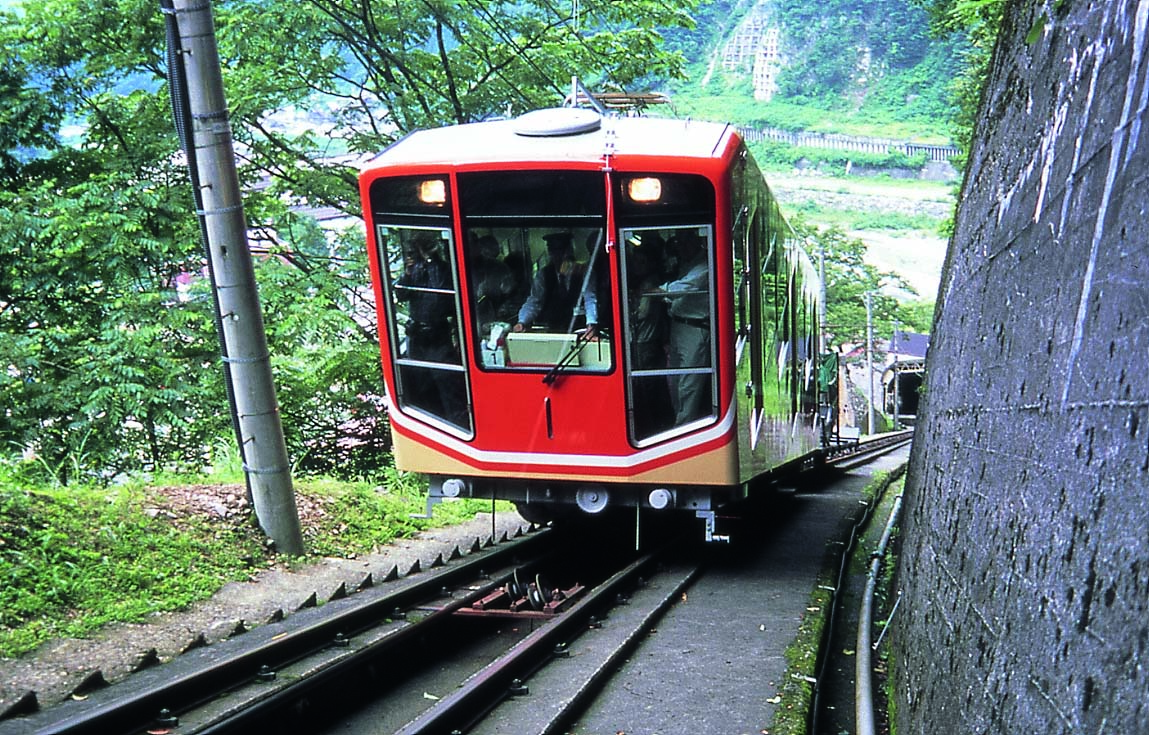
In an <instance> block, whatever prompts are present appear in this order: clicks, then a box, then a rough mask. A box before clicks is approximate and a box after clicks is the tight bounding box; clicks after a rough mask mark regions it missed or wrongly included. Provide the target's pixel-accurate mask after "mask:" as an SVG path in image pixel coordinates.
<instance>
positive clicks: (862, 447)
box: [826, 429, 914, 469]
mask: <svg viewBox="0 0 1149 735" xmlns="http://www.w3.org/2000/svg"><path fill="white" fill-rule="evenodd" d="M913 434H914V431H913V429H903V430H902V431H891V432H888V433H885V434H878V435H876V436H875V438H873V439H870V440H867V441H864V442H859V443H858V444H856V445H854V446H853V447H852V448H851V449H850V450H848V451H844V452H843V451H839V452H835V453H834V454H831V455H829V456H827V458H826V464H827V465H829V466H832V467H836V468H838V469H851V468H853V467H856V466H859V465H862V464H865V463H867V462H869V461H870V460H871V459H873V458H875V457H877V456H880V455H882V454H885V453H887V452H892V451H893V450H895V449H897V448H898V447H900V446H902V445H903V444H906V443H907V442H910V441H912V440H913Z"/></svg>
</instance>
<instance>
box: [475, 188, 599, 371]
mask: <svg viewBox="0 0 1149 735" xmlns="http://www.w3.org/2000/svg"><path fill="white" fill-rule="evenodd" d="M458 186H459V202H460V211H461V212H462V216H463V236H464V247H463V250H464V253H465V256H464V257H465V264H466V268H465V270H466V276H465V278H466V282H467V294H468V298H469V300H470V304H469V305H470V313H471V317H472V328H473V330H474V344H475V351H476V355H475V362H476V363H477V364H478V365H480V366H481V367H482V368H483V369H486V370H521V369H528V370H547V371H548V375H552V376H553V375H554V374H555V372H557V371H558V370H566V371H572V372H589V373H604V372H608V371H609V370H610V369H611V366H612V353H611V343H610V335H609V325H610V323H611V319H612V314H613V307H612V303H613V300H612V298H611V293H610V289H609V285H610V276H609V271H608V264H607V259H606V255H605V232H606V230H605V223H606V202H605V180H604V177H603V175H602V173H601V172H598V171H494V172H491V171H483V172H472V173H461V174H459V177H458Z"/></svg>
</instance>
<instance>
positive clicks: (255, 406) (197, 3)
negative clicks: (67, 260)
mask: <svg viewBox="0 0 1149 735" xmlns="http://www.w3.org/2000/svg"><path fill="white" fill-rule="evenodd" d="M161 7H162V9H163V12H164V13H165V15H166V16H167V23H168V40H169V54H168V58H169V70H168V72H169V83H170V84H171V85H172V90H173V92H172V101H173V111H174V113H175V117H176V128H177V130H178V131H179V132H180V137H181V143H182V144H183V146H184V151H185V152H186V154H187V156H188V168H189V170H190V173H191V178H192V186H193V188H194V190H195V195H196V205H197V207H198V214H199V216H200V225H201V231H202V234H203V236H204V240H205V247H206V249H207V252H208V267H209V269H210V272H211V274H212V286H213V292H214V296H215V302H216V308H217V312H218V320H217V326H218V327H219V337H220V346H221V349H222V354H223V366H224V371H225V373H226V377H227V378H228V379H229V381H230V384H231V386H232V390H231V394H232V404H233V405H232V411H233V419H234V421H233V423H234V425H235V427H236V433H237V440H238V442H239V452H240V457H241V458H242V459H243V469H244V472H245V473H246V477H247V486H248V491H249V493H250V495H251V501H252V504H253V505H254V506H255V515H256V519H257V520H258V521H259V525H260V527H261V528H262V529H263V531H264V533H266V534H267V535H268V536H269V537H270V538H271V539H272V540H273V541H274V542H275V545H276V548H277V549H278V550H279V551H280V552H283V553H287V554H302V553H303V534H302V533H301V531H300V527H299V513H298V511H297V509H296V506H295V491H294V489H293V488H292V483H291V465H290V463H289V462H288V459H287V447H286V444H285V442H284V438H283V426H282V424H281V423H280V418H279V404H278V402H277V400H276V396H275V386H274V384H273V382H272V376H271V357H270V355H269V353H268V350H267V336H266V334H265V332H264V328H263V315H262V312H261V309H260V304H259V293H258V292H257V290H256V285H255V270H254V268H253V267H252V263H251V251H250V250H249V248H248V242H247V222H246V219H245V217H244V213H243V201H242V198H241V196H240V189H239V176H238V175H237V173H236V168H235V151H234V149H233V147H232V138H231V124H230V121H229V119H228V111H227V103H226V101H225V99H224V94H223V77H222V73H221V71H220V63H219V50H218V48H217V46H216V40H215V24H214V21H213V19H212V13H211V4H210V2H207V1H205V0H161Z"/></svg>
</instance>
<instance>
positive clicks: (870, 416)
mask: <svg viewBox="0 0 1149 735" xmlns="http://www.w3.org/2000/svg"><path fill="white" fill-rule="evenodd" d="M865 296H866V370H867V372H869V374H870V395H869V399H868V400H867V401H866V403H867V406H866V433H867V434H873V433H874V348H873V345H874V313H873V307H872V306H871V304H870V298H871V297H872V296H873V294H872V293H870V292H869V291H867V292H866V294H865Z"/></svg>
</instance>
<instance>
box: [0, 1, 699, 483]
mask: <svg viewBox="0 0 1149 735" xmlns="http://www.w3.org/2000/svg"><path fill="white" fill-rule="evenodd" d="M693 5H694V0H677V2H671V3H666V2H655V1H654V0H625V2H615V1H612V0H591V1H589V2H582V3H580V4H578V6H577V7H578V9H579V10H578V16H577V17H575V16H572V15H571V8H569V7H566V6H564V7H558V6H555V5H553V4H552V3H550V2H549V0H529V1H528V2H522V3H517V4H516V5H515V6H514V12H506V11H507V7H506V6H505V5H504V4H502V3H496V2H492V1H491V0H467V1H466V2H463V3H440V2H411V1H410V0H394V1H393V2H389V3H386V4H385V5H382V6H381V5H371V4H362V3H357V2H350V1H349V0H309V1H306V2H298V3H276V2H268V0H224V1H223V2H220V3H216V4H215V12H216V22H217V26H218V40H219V48H220V53H221V57H222V61H223V67H224V68H225V69H226V70H227V71H226V76H225V85H226V87H227V90H226V94H227V99H228V101H229V107H230V111H231V115H232V122H233V129H234V131H235V133H234V134H235V138H236V140H237V143H238V145H237V151H238V152H239V155H240V156H241V159H242V161H241V163H242V165H241V168H240V176H241V181H242V182H244V183H246V184H255V183H257V182H259V183H266V185H261V186H258V187H249V189H248V193H247V195H246V201H245V210H246V212H247V214H248V216H249V218H250V221H251V222H252V223H253V224H254V225H255V226H256V227H258V228H259V232H260V233H261V234H260V236H259V237H258V238H257V241H258V242H257V244H258V245H260V246H261V247H262V249H264V250H266V251H267V257H262V258H261V260H260V262H259V263H258V267H257V279H258V280H259V282H260V288H261V290H262V291H263V302H264V304H265V306H266V307H267V318H266V321H267V323H268V325H269V326H268V330H267V331H268V335H269V341H270V344H271V348H272V354H273V368H274V370H275V372H276V376H277V378H278V380H279V381H280V390H279V396H280V407H281V413H282V415H283V416H284V417H285V418H286V419H287V434H288V442H289V448H290V450H291V453H292V455H293V456H294V457H295V458H296V464H297V466H298V467H299V468H303V469H306V470H312V471H344V472H345V473H347V474H348V475H351V476H357V477H362V476H367V475H369V474H371V473H374V472H378V471H379V469H380V467H381V465H382V464H383V463H384V462H385V461H386V458H387V454H386V449H387V448H388V445H389V437H388V435H387V432H386V427H385V426H384V425H383V424H382V422H381V421H380V410H381V409H380V406H379V396H378V392H379V390H380V388H379V379H378V378H379V368H378V365H377V362H378V358H377V347H375V335H374V331H373V329H372V328H370V327H369V326H367V325H368V324H369V322H370V319H371V318H372V317H371V309H372V305H371V303H370V290H369V289H368V288H367V284H366V266H365V254H364V244H363V237H362V234H359V235H358V236H347V235H331V236H328V235H327V234H326V233H324V232H322V231H320V230H319V229H318V228H317V227H316V226H315V223H314V222H313V221H309V220H307V219H306V218H305V217H300V216H298V215H293V214H292V213H291V212H290V211H289V209H288V205H289V204H310V205H313V206H329V207H335V208H336V209H339V210H342V211H344V212H347V213H356V212H357V210H358V206H359V205H358V197H357V192H356V185H355V178H356V177H355V170H354V168H353V167H352V166H351V165H350V164H349V163H348V162H347V160H345V159H340V158H335V157H334V154H351V155H357V154H361V153H371V152H376V151H378V150H381V149H382V148H384V147H385V146H386V145H387V144H389V143H390V142H392V141H394V140H395V139H396V138H398V137H399V136H401V135H403V134H405V133H407V132H409V131H411V130H413V129H415V128H419V127H429V126H435V125H440V124H444V123H450V122H468V121H473V120H478V119H483V118H486V117H490V116H492V115H497V114H504V113H506V112H516V111H520V110H525V109H527V108H533V107H538V106H546V105H550V104H555V103H556V102H558V101H559V100H561V98H562V95H563V94H564V93H565V91H566V87H565V81H566V80H569V79H570V77H571V76H572V75H578V76H579V77H581V78H582V79H584V80H585V81H587V82H588V83H590V84H591V85H595V86H598V87H603V88H610V87H618V88H629V87H631V86H633V85H641V84H643V80H645V79H647V78H651V77H653V76H657V77H660V78H668V77H675V76H678V75H680V74H681V71H682V68H683V58H682V56H681V55H680V54H678V53H674V52H669V51H666V50H664V49H662V48H661V36H660V32H659V29H660V28H664V27H668V26H682V27H686V26H689V25H690V23H691V20H690V18H689V15H688V14H687V13H688V12H689V10H690V9H691V8H692V7H693ZM164 38H165V32H164V20H163V17H162V15H161V13H160V12H159V7H158V4H157V3H156V2H155V1H154V0H106V1H105V2H101V3H99V4H97V5H95V6H93V5H91V4H83V3H79V2H76V0H26V1H25V2H23V3H22V4H21V12H20V13H19V14H14V13H0V43H2V45H3V47H4V48H5V49H6V63H5V66H4V70H3V74H2V75H0V121H2V122H3V127H2V132H0V217H2V218H3V219H4V221H5V223H6V225H7V226H6V227H5V229H4V230H3V231H0V354H2V355H3V356H4V361H3V363H2V364H0V405H3V406H4V410H3V412H2V413H0V447H3V450H2V451H3V452H6V453H7V452H15V451H22V452H26V453H29V454H31V455H34V456H36V457H37V458H38V464H37V467H38V468H39V472H38V473H32V474H33V475H35V474H38V475H39V476H40V477H41V478H42V479H47V480H51V481H53V482H57V483H60V484H66V483H70V482H74V481H76V480H80V479H83V480H107V479H110V478H111V477H114V476H116V475H119V474H122V473H125V472H130V471H132V470H138V469H141V468H146V469H153V468H155V469H168V468H174V469H180V468H192V467H196V466H200V465H202V463H203V462H205V461H206V459H207V457H208V455H209V454H210V452H211V450H212V447H213V445H214V444H215V442H216V441H217V440H218V437H220V436H223V435H226V434H227V424H226V419H225V418H222V417H225V416H226V414H227V412H226V410H225V409H224V407H225V406H226V397H225V391H224V386H223V380H222V368H221V365H220V361H219V357H218V353H219V349H218V347H216V346H215V345H216V337H215V335H214V328H213V320H212V312H213V309H212V298H211V294H210V291H209V290H208V288H207V282H206V280H205V279H204V278H203V276H202V274H203V268H202V263H203V255H202V253H201V252H200V246H199V245H197V241H198V229H199V228H198V223H197V222H196V221H195V218H194V215H193V214H192V212H193V205H192V203H191V196H190V187H189V186H188V182H187V177H186V173H185V172H184V170H183V168H182V165H181V163H180V161H181V159H182V154H181V153H180V152H179V146H178V143H177V141H176V138H175V135H174V132H173V125H172V122H171V119H172V115H171V111H170V104H169V100H168V95H167V74H168V71H169V70H168V69H167V66H166V63H165V62H164V59H165V54H164V52H163V44H164ZM8 49H13V50H15V49H19V53H18V54H17V53H15V51H13V52H12V53H10V54H9V53H8V51H7V50H8ZM292 110H296V111H299V110H303V111H322V114H321V115H310V114H308V115H307V116H306V117H305V123H304V125H302V126H301V127H300V126H297V127H295V128H292V127H287V126H283V125H281V124H280V123H279V122H277V121H278V119H279V118H278V117H277V116H276V115H273V113H277V112H281V111H286V112H290V111H292ZM65 122H67V123H68V124H69V126H70V130H71V131H73V132H70V134H69V142H70V145H68V146H62V145H59V143H58V141H60V140H61V139H62V137H63V135H62V132H63V131H62V126H63V124H64V123H65ZM74 131H79V132H74Z"/></svg>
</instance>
